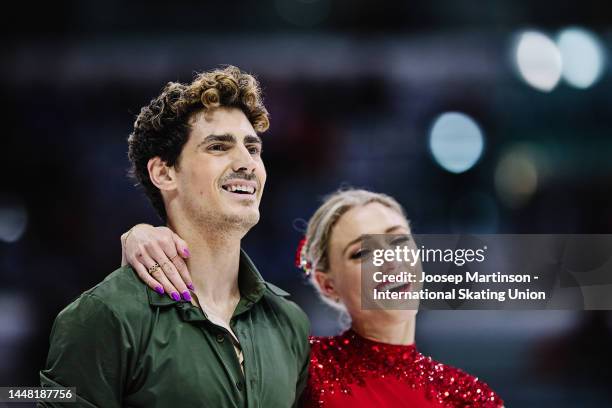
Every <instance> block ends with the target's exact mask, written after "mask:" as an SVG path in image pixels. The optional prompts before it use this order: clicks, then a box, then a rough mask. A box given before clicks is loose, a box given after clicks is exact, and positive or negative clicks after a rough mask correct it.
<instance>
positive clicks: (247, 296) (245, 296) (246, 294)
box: [146, 249, 289, 310]
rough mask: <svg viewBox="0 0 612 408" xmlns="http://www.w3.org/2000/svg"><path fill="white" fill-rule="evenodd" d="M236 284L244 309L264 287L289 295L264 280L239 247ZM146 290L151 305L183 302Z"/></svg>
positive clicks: (255, 301) (259, 297)
mask: <svg viewBox="0 0 612 408" xmlns="http://www.w3.org/2000/svg"><path fill="white" fill-rule="evenodd" d="M238 286H239V288H240V294H241V298H242V299H241V302H240V303H241V304H244V306H245V307H246V309H249V308H250V307H251V306H252V305H253V304H255V303H257V302H258V301H259V300H260V299H261V298H262V297H263V295H264V293H265V291H266V288H268V289H270V290H271V291H272V292H274V293H275V294H277V295H280V296H288V295H289V294H288V293H287V292H285V291H283V290H282V289H279V288H277V287H276V286H273V285H271V284H268V283H267V282H266V281H264V279H263V278H262V277H261V274H260V273H259V271H258V270H257V268H256V267H255V264H253V261H251V258H249V256H248V255H247V254H246V252H244V251H243V250H242V249H240V264H239V266H238ZM146 290H147V296H148V299H149V304H150V305H151V306H169V305H173V304H182V303H183V302H181V301H178V302H177V301H175V300H173V299H171V298H170V297H169V296H167V295H165V294H164V295H160V294H159V293H157V292H155V291H154V290H152V289H151V288H149V287H147V289H146ZM243 300H244V302H243ZM246 309H245V310H246Z"/></svg>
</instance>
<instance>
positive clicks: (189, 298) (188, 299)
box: [183, 291, 191, 302]
mask: <svg viewBox="0 0 612 408" xmlns="http://www.w3.org/2000/svg"><path fill="white" fill-rule="evenodd" d="M183 299H185V300H186V301H187V302H191V295H190V294H189V292H187V291H184V292H183Z"/></svg>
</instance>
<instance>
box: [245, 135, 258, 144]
mask: <svg viewBox="0 0 612 408" xmlns="http://www.w3.org/2000/svg"><path fill="white" fill-rule="evenodd" d="M248 143H256V144H262V142H261V138H260V137H259V136H256V135H246V136H245V137H244V144H248Z"/></svg>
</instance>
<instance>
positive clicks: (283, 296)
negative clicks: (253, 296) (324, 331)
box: [264, 282, 310, 332]
mask: <svg viewBox="0 0 612 408" xmlns="http://www.w3.org/2000/svg"><path fill="white" fill-rule="evenodd" d="M265 286H266V291H265V292H264V299H265V300H266V303H268V304H269V305H271V306H272V308H273V309H274V310H275V311H276V312H277V314H280V315H282V316H284V317H286V318H287V319H289V320H291V322H292V323H293V324H298V325H300V326H302V327H303V328H304V329H305V330H306V331H307V332H308V331H310V322H309V320H308V316H307V315H306V313H304V311H303V310H302V309H301V308H300V307H299V306H298V305H297V303H295V302H293V301H292V300H290V297H291V295H290V294H289V293H288V292H286V291H284V290H283V289H281V288H279V287H278V286H276V285H273V284H272V283H270V282H265Z"/></svg>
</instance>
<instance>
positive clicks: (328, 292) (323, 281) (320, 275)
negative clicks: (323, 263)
mask: <svg viewBox="0 0 612 408" xmlns="http://www.w3.org/2000/svg"><path fill="white" fill-rule="evenodd" d="M314 277H315V280H316V281H317V285H319V289H320V290H321V293H323V294H324V295H325V296H327V297H328V298H330V299H332V300H334V301H337V299H338V298H339V296H338V292H336V287H335V283H334V278H332V277H331V276H330V275H329V273H326V272H321V271H315V273H314Z"/></svg>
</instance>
